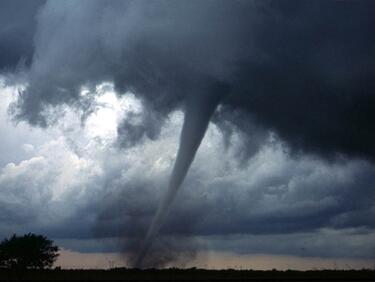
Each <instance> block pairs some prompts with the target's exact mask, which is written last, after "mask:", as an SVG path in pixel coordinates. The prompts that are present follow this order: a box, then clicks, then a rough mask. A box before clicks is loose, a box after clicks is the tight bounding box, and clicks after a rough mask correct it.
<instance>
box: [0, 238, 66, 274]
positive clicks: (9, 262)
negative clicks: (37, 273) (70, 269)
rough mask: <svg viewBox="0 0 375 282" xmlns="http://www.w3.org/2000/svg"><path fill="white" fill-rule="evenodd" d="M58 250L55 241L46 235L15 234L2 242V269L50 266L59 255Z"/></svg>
mask: <svg viewBox="0 0 375 282" xmlns="http://www.w3.org/2000/svg"><path fill="white" fill-rule="evenodd" d="M58 251H59V248H58V247H57V246H55V245H54V244H53V241H51V240H49V239H47V237H45V236H42V235H35V234H32V233H29V234H25V235H23V236H17V235H15V234H14V235H13V236H12V237H10V238H9V239H4V240H3V241H2V242H1V243H0V269H16V270H26V269H44V268H50V267H51V266H52V265H53V263H54V262H55V260H56V258H57V257H58Z"/></svg>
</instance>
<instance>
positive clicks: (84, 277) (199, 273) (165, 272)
mask: <svg viewBox="0 0 375 282" xmlns="http://www.w3.org/2000/svg"><path fill="white" fill-rule="evenodd" d="M0 281H374V282H375V271H374V270H345V271H344V270H319V271H292V270H287V271H276V270H275V271H252V270H204V269H195V268H192V269H176V268H171V269H160V270H158V269H149V270H139V269H126V268H116V269H110V270H60V269H54V270H28V271H15V270H0Z"/></svg>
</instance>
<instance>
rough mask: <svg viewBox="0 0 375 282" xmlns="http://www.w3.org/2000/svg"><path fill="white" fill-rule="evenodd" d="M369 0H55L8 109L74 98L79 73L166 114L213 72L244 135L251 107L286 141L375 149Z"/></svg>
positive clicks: (38, 119)
mask: <svg viewBox="0 0 375 282" xmlns="http://www.w3.org/2000/svg"><path fill="white" fill-rule="evenodd" d="M374 8H375V4H374V3H373V2H372V1H357V2H356V1H262V2H260V1H259V2H256V1H179V2H177V1H160V2H147V1H135V2H132V1H129V2H124V1H80V2H74V1H73V2H65V1H64V2H56V1H52V2H49V3H47V5H46V6H45V7H44V9H43V11H42V12H41V15H40V17H39V25H38V33H37V36H36V37H35V46H36V51H35V54H34V59H33V63H32V66H31V71H30V75H29V76H30V86H29V87H28V89H26V91H25V92H24V93H22V94H21V96H20V100H19V102H18V107H17V108H14V110H15V113H16V116H17V117H18V118H21V119H26V120H28V121H29V122H31V123H32V124H41V125H46V124H48V123H46V119H48V116H46V113H45V111H43V109H45V107H46V106H49V105H52V106H56V105H58V104H61V103H66V104H75V103H77V102H76V101H77V100H79V99H80V95H79V90H80V87H81V86H82V85H92V84H96V83H100V82H101V81H105V80H113V81H114V82H115V85H116V87H117V89H118V90H119V91H120V92H125V91H127V90H131V91H133V92H135V93H136V95H138V96H139V97H142V98H143V100H144V102H145V105H146V107H147V111H149V112H152V111H154V112H155V113H156V114H155V115H157V116H160V117H163V116H165V115H166V114H167V113H169V112H170V111H171V110H173V109H175V108H176V107H180V106H181V105H182V104H183V103H184V101H186V99H187V97H189V96H191V95H192V94H193V93H200V94H199V95H206V94H205V93H201V91H200V90H201V89H202V87H203V89H204V88H206V87H207V86H206V85H210V84H215V83H220V84H221V85H225V87H226V88H227V89H228V91H227V92H228V93H227V96H226V98H225V99H224V100H223V101H222V105H223V110H225V111H229V112H233V111H242V112H243V113H244V114H243V115H242V118H241V120H237V119H236V118H235V115H234V116H233V117H232V118H230V117H229V120H230V121H231V122H233V123H234V124H235V125H236V126H238V127H239V128H241V129H242V130H243V131H244V132H246V133H248V134H249V136H250V135H251V134H252V133H253V131H252V130H248V129H247V128H246V122H243V118H245V119H246V117H247V116H250V115H251V118H252V119H255V120H256V123H257V124H259V126H262V127H264V128H265V129H266V130H272V131H274V132H276V133H277V134H278V135H279V136H280V137H281V138H282V140H284V141H286V142H287V143H288V144H289V145H290V146H291V148H292V150H293V151H295V152H301V151H307V152H312V153H317V154H320V155H322V156H325V157H328V158H331V157H336V156H337V155H340V154H343V155H347V156H354V157H363V158H369V159H373V158H374V156H375V149H374V147H373V145H372V144H373V143H374V141H375V135H374V131H373V130H371V128H372V123H373V121H374V120H375V119H374V113H375V111H374V105H375V101H374V89H375V85H374V73H375V68H374V52H375V51H374V50H375V48H374V44H375V39H374V36H373V30H374V27H375V23H374V19H373V17H372V13H371V11H373V10H374ZM208 94H209V93H208ZM151 115H153V114H151ZM225 116H226V117H228V115H225ZM229 116H230V115H229ZM162 120H163V118H161V119H159V118H158V119H157V120H156V121H155V123H154V122H153V121H150V119H148V118H145V119H144V121H145V122H144V123H143V124H141V125H139V126H133V125H131V123H129V122H127V121H124V123H123V128H124V129H128V130H129V138H130V140H129V141H128V143H130V144H131V143H134V142H136V140H137V139H138V138H140V136H143V135H146V136H150V137H151V138H155V136H157V134H158V131H159V130H158V128H159V126H160V122H161V121H162ZM216 120H217V122H220V119H219V118H218V119H216ZM124 131H125V130H124ZM120 132H121V133H122V129H120ZM124 134H125V133H124ZM132 136H133V137H134V138H135V139H134V141H132V140H131V138H132ZM123 143H126V142H123Z"/></svg>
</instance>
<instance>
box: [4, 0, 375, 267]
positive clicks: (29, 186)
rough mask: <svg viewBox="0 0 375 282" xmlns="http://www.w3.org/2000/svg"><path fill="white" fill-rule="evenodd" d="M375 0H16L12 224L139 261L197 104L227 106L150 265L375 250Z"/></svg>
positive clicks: (9, 132)
mask: <svg viewBox="0 0 375 282" xmlns="http://www.w3.org/2000/svg"><path fill="white" fill-rule="evenodd" d="M374 9H375V3H374V2H372V1H220V0H218V1H209V0H206V1H180V2H178V1H172V0H171V1H162V0H159V1H153V2H150V1H104V0H102V1H100V0H97V1H96V0H94V1H85V0H81V1H47V2H46V1H20V0H17V1H14V0H12V1H1V2H0V96H1V97H0V99H1V100H0V133H1V144H0V219H1V220H0V237H2V238H3V237H7V236H9V235H11V234H13V233H17V234H22V233H27V232H34V233H41V234H44V235H46V236H48V237H51V238H52V239H54V240H55V241H56V242H57V243H58V244H59V245H60V246H61V247H62V248H63V249H64V251H63V254H64V255H63V256H62V259H61V261H60V264H61V265H63V266H68V267H72V266H77V265H78V266H91V267H97V266H105V267H107V266H109V265H108V261H109V260H114V261H116V264H119V265H120V264H126V263H127V259H129V258H130V257H132V256H134V255H135V254H136V252H137V250H138V247H139V242H140V240H142V238H143V237H144V236H145V232H146V231H147V228H148V226H149V225H150V222H151V220H152V218H153V216H154V214H155V211H156V209H157V207H158V204H159V202H160V200H161V199H162V197H163V195H164V193H165V191H166V189H167V186H168V181H169V177H170V175H171V171H172V168H173V165H174V162H175V159H176V155H177V152H178V147H179V144H180V141H181V142H182V143H181V144H183V140H180V133H181V129H182V127H183V124H184V115H185V113H186V112H189V111H191V109H196V111H193V113H195V115H194V118H195V120H194V118H193V120H194V121H195V122H196V123H200V122H201V123H202V124H204V118H205V116H207V117H208V118H210V122H209V125H208V128H207V131H206V133H205V135H204V138H203V140H202V143H201V144H200V147H199V149H198V152H197V154H196V156H195V159H194V161H193V163H192V166H191V167H190V170H189V171H188V174H187V176H186V178H185V180H184V182H183V184H182V187H181V189H180V190H179V191H178V194H177V197H176V198H175V200H174V201H173V203H172V205H171V209H170V213H169V215H168V216H167V218H166V219H165V221H164V224H163V225H162V228H161V230H160V232H159V236H158V237H157V238H156V240H155V242H154V243H153V246H152V249H151V250H150V253H149V260H148V263H150V265H156V266H165V265H173V264H175V265H180V266H183V265H189V266H191V265H195V264H196V265H198V266H202V267H203V266H209V267H235V266H237V267H238V266H242V267H251V266H253V267H256V268H273V267H279V268H287V267H296V268H313V267H334V265H333V264H332V262H334V261H337V262H339V263H341V266H342V267H346V268H347V267H348V265H349V266H352V267H363V266H366V267H370V266H372V265H373V261H374V260H375V256H374V254H375V236H374V235H375V231H374V230H375V220H374V218H375V163H374V161H375V147H374V144H375V130H374V129H375V128H374V125H373V124H374V123H375V83H374V81H375V61H374V58H375V37H374V35H373V34H374V32H373V31H374V28H375V20H374V17H373V13H372V12H371V11H373V10H374ZM213 101H214V102H213ZM211 103H212V105H214V106H215V107H214V108H215V109H216V110H215V111H214V113H213V114H212V115H211V114H208V113H207V114H205V113H204V111H206V105H211ZM190 121H191V120H190ZM186 124H188V119H185V126H186V127H188V126H189V125H186ZM190 137H191V136H188V135H185V136H184V135H183V137H182V138H186V139H187V140H189V139H190ZM186 142H188V143H189V141H186ZM181 150H182V149H181ZM73 262H74V263H73Z"/></svg>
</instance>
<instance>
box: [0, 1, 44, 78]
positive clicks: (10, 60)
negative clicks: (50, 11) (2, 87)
mask: <svg viewBox="0 0 375 282" xmlns="http://www.w3.org/2000/svg"><path fill="white" fill-rule="evenodd" d="M44 3H45V0H32V1H28V0H2V1H1V2H0V72H1V71H10V70H14V68H15V67H16V66H17V65H19V64H26V65H29V64H30V63H31V57H32V55H33V52H34V46H33V37H34V34H35V29H36V15H37V12H38V9H39V8H40V7H41V6H42V5H43V4H44Z"/></svg>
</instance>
